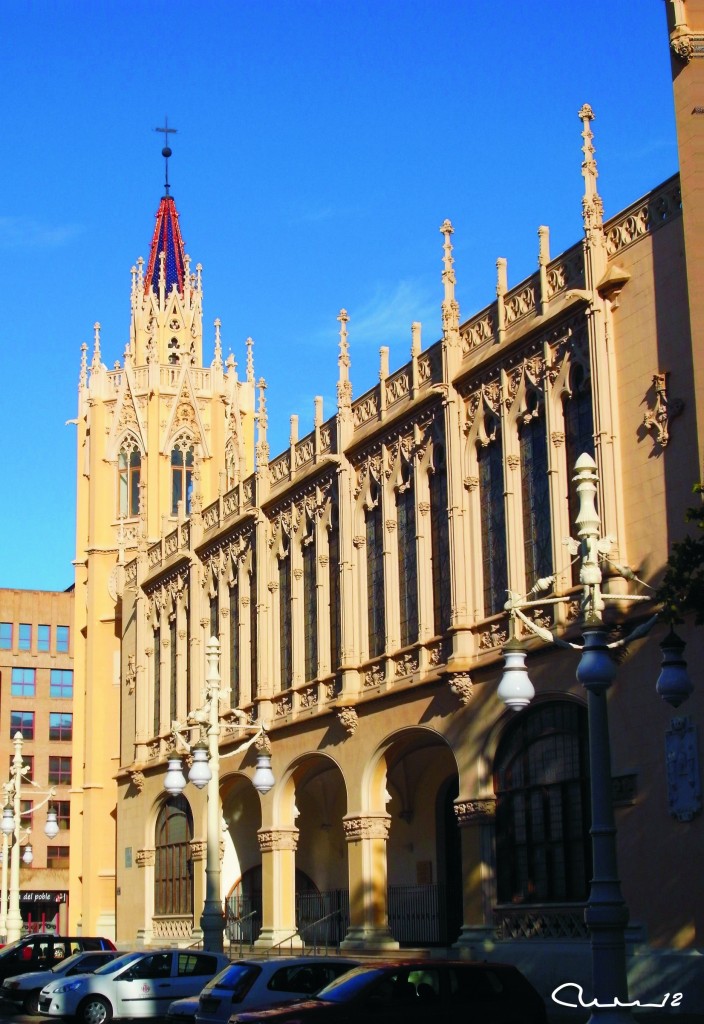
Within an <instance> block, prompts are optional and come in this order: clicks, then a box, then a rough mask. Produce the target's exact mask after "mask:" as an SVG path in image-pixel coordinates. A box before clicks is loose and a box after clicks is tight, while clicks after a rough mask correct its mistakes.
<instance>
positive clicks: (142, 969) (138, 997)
mask: <svg viewBox="0 0 704 1024" xmlns="http://www.w3.org/2000/svg"><path fill="white" fill-rule="evenodd" d="M229 962H230V960H229V957H226V956H224V955H223V954H222V953H209V952H206V951H204V950H199V949H158V950H149V951H148V952H141V953H125V954H124V955H123V956H120V957H118V958H117V959H116V960H113V961H112V962H111V963H109V964H105V965H104V966H103V967H99V968H98V970H97V971H96V972H95V974H79V975H76V977H73V978H63V979H60V980H58V981H52V982H50V983H49V984H48V985H45V986H44V988H43V989H42V990H41V992H40V993H39V1011H40V1013H42V1014H45V1015H47V1016H49V1017H76V1018H77V1019H78V1020H79V1021H80V1022H81V1024H107V1022H108V1021H109V1020H111V1019H113V1018H116V1019H119V1018H122V1017H159V1016H162V1015H164V1014H165V1013H166V1011H167V1009H168V1006H169V1003H171V1002H173V1000H174V999H181V998H183V997H185V996H191V995H196V993H198V992H200V990H201V989H202V988H203V986H204V985H205V984H206V982H208V981H209V980H210V978H212V977H213V975H215V974H217V973H218V971H221V970H222V969H223V968H224V967H226V966H227V964H228V963H229Z"/></svg>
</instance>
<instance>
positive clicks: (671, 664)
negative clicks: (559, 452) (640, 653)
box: [498, 454, 692, 1024]
mask: <svg viewBox="0 0 704 1024" xmlns="http://www.w3.org/2000/svg"><path fill="white" fill-rule="evenodd" d="M597 481H598V477H597V473H596V463H595V462H594V459H592V458H591V456H589V455H586V454H584V455H581V456H580V457H579V459H577V463H576V465H575V482H576V483H577V493H578V495H579V513H578V515H577V523H576V525H577V527H578V531H577V536H578V537H579V542H578V543H577V542H574V541H573V542H572V544H573V550H574V551H575V553H576V551H577V550H578V551H579V553H580V557H581V568H580V575H579V580H580V583H581V584H582V602H581V623H582V643H581V644H573V643H569V642H567V641H565V640H563V639H562V638H561V637H557V636H555V635H554V634H553V633H551V632H550V631H549V630H547V629H544V628H543V627H541V626H539V625H538V624H537V623H535V622H534V621H533V620H532V619H530V618H528V616H527V615H526V614H525V610H526V609H528V608H534V607H538V606H544V605H546V604H556V603H559V602H561V601H566V600H568V598H566V597H552V598H550V597H547V598H544V599H536V600H530V599H528V598H530V597H531V595H528V598H525V599H524V598H519V597H517V596H516V595H511V597H510V599H509V600H508V601H507V602H506V610H507V611H508V612H509V614H510V623H511V640H510V641H509V642H508V643H507V644H506V646H505V647H504V658H505V668H504V673H503V677H502V679H501V683H500V685H499V689H498V696H499V697H500V698H501V700H503V702H504V703H505V704H506V705H507V706H508V707H511V708H513V709H515V710H520V709H521V708H523V707H525V706H526V705H527V704H528V703H529V702H530V700H531V699H532V697H533V694H534V690H533V685H532V683H531V682H530V679H529V678H528V673H527V671H526V670H525V654H526V652H525V650H524V649H521V645H520V643H519V641H518V640H516V620H518V621H520V622H521V623H523V625H524V626H525V627H526V628H527V629H528V630H529V631H530V632H531V633H534V634H535V635H537V636H539V637H541V639H543V640H546V641H548V642H550V643H554V644H556V645H557V646H559V647H568V648H571V649H573V650H578V651H580V652H581V657H580V661H579V666H578V668H577V679H578V680H579V682H580V683H581V684H582V685H583V686H584V688H585V690H586V691H587V710H588V716H589V763H590V785H591V805H592V824H591V830H590V831H591V837H592V859H593V878H592V882H591V888H590V892H589V900H588V903H587V907H586V910H585V914H584V917H585V921H586V924H587V926H588V927H589V931H590V933H591V944H592V973H593V983H594V998H595V1000H596V1001H597V1003H598V1004H599V1007H598V1009H594V1011H593V1013H592V1016H591V1017H590V1018H589V1022H590V1024H597V1022H598V1024H625V1022H627V1021H630V1020H631V1019H632V1018H631V1012H630V1009H628V1008H627V1007H626V1006H625V1005H624V1004H627V1002H628V978H627V971H626V943H625V928H626V924H627V922H628V908H627V907H626V904H625V902H624V899H623V896H622V893H621V883H620V880H619V877H618V866H617V853H616V826H615V821H614V810H613V799H612V795H611V749H610V744H609V722H608V711H607V696H608V691H609V689H610V687H611V684H612V682H613V680H614V677H615V675H616V662H615V661H614V659H613V658H612V657H611V654H610V651H611V650H612V649H613V648H616V647H623V646H624V645H625V644H627V643H631V642H632V641H633V640H636V639H638V638H640V637H643V636H645V635H646V634H647V633H648V632H649V631H650V629H651V628H652V626H653V625H654V624H655V622H656V620H657V615H654V616H653V617H652V618H650V619H648V621H647V622H645V623H643V624H642V625H640V626H637V627H636V628H635V629H634V630H633V631H632V632H631V634H630V636H628V637H626V638H625V639H622V640H617V641H613V642H609V635H608V631H607V630H606V628H605V626H604V623H603V621H602V618H601V615H602V612H603V610H604V607H605V603H606V602H607V601H617V602H619V603H622V602H624V601H629V602H638V601H650V600H651V598H649V597H647V596H645V595H641V594H631V595H623V594H618V595H610V594H604V593H602V590H601V582H602V573H601V566H600V559H601V557H602V556H604V555H606V554H607V552H608V551H609V549H610V547H611V543H612V541H611V539H610V538H608V537H602V536H601V521H600V519H599V515H598V513H597V510H596V503H595V499H596V484H597ZM630 575H631V576H632V574H630ZM553 583H554V577H549V578H547V579H544V580H539V581H538V583H536V585H535V587H534V588H533V591H532V592H531V594H538V593H541V592H547V591H549V590H550V589H551V587H552V585H553ZM660 646H661V648H662V651H663V661H662V671H661V673H660V677H659V679H658V682H657V687H656V689H657V692H658V693H659V695H660V696H661V697H662V698H663V699H664V700H665V701H667V702H668V703H669V704H671V705H673V707H677V706H678V705H679V704H681V703H682V701H683V700H686V698H687V697H688V696H689V694H690V693H691V692H692V683H691V681H690V679H689V676H688V675H687V666H686V663H685V661H684V660H683V658H682V650H683V648H684V643H683V641H682V640H680V638H679V637H677V636H676V635H675V634H674V633H672V632H671V633H670V634H669V635H668V636H667V637H666V638H665V640H664V641H663V642H662V644H661V645H660Z"/></svg>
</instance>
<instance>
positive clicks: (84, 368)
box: [78, 341, 88, 388]
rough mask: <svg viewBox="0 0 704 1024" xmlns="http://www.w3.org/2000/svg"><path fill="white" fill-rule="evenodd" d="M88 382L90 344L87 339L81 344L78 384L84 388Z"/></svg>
mask: <svg viewBox="0 0 704 1024" xmlns="http://www.w3.org/2000/svg"><path fill="white" fill-rule="evenodd" d="M87 384H88V346H87V345H86V343H85V341H84V342H83V344H82V345H81V370H80V373H79V374H78V386H79V388H84V387H86V386H87Z"/></svg>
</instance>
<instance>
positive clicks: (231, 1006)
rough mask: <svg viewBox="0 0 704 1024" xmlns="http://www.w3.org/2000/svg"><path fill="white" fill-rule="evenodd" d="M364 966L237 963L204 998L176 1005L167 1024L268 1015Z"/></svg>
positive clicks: (283, 960) (310, 959)
mask: <svg viewBox="0 0 704 1024" xmlns="http://www.w3.org/2000/svg"><path fill="white" fill-rule="evenodd" d="M358 964H359V960H349V959H346V958H345V957H336V956H316V955H315V954H311V953H309V954H308V955H307V956H293V957H274V958H273V959H268V960H267V959H264V960H254V959H253V960H235V961H234V963H231V964H228V966H227V967H226V968H225V969H224V971H220V973H219V974H216V975H215V977H214V978H213V979H212V981H209V982H208V984H207V985H205V986H204V988H203V990H202V991H201V993H200V997H199V998H197V999H195V998H192V999H180V1000H176V1001H175V1002H173V1003H172V1004H171V1006H170V1007H169V1012H168V1014H167V1017H166V1021H167V1024H186V1022H188V1024H193V1022H194V1021H195V1024H227V1022H228V1021H229V1019H230V1016H231V1015H232V1014H233V1013H243V1012H244V1011H245V1010H246V1011H247V1012H249V1011H250V1010H263V1009H265V1008H266V1007H268V1006H273V1005H274V1004H276V1003H282V1002H287V1001H288V1000H290V999H301V998H303V997H304V996H312V995H315V993H316V992H318V991H319V990H320V989H321V988H323V987H324V986H325V985H329V984H330V982H331V981H334V980H335V978H339V976H340V975H341V974H345V973H346V972H347V971H351V970H352V968H353V967H357V966H358Z"/></svg>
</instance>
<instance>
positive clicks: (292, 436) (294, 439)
mask: <svg viewBox="0 0 704 1024" xmlns="http://www.w3.org/2000/svg"><path fill="white" fill-rule="evenodd" d="M288 443H289V444H290V445H291V447H293V445H294V444H298V416H296V415H295V413H294V415H293V416H292V417H291V429H290V431H289V435H288Z"/></svg>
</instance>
